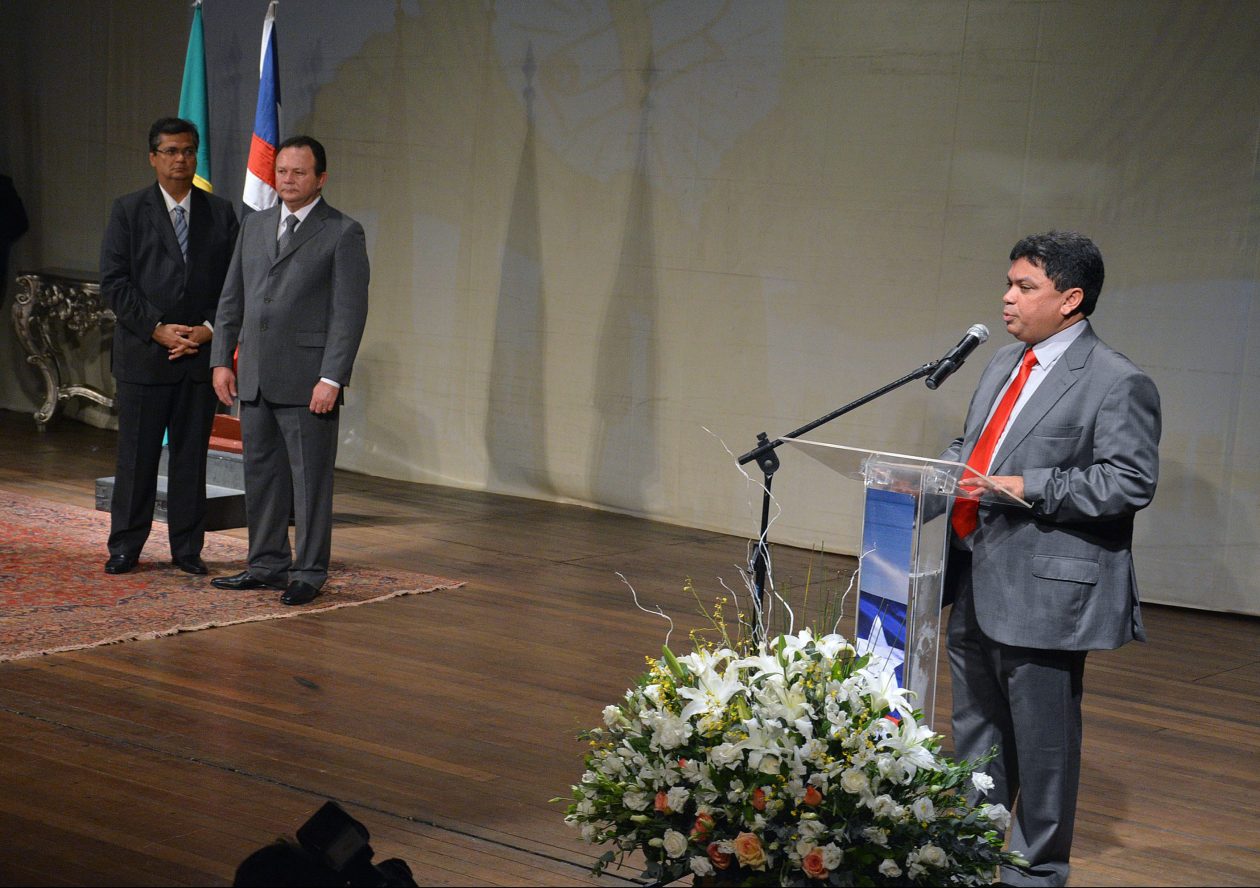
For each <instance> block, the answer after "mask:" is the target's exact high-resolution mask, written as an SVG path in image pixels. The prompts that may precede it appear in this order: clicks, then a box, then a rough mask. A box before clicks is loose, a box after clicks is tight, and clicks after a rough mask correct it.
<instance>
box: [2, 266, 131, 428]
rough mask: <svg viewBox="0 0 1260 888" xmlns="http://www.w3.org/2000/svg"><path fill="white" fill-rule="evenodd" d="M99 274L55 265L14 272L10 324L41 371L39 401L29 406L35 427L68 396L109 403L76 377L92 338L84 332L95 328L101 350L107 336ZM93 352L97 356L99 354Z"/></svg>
mask: <svg viewBox="0 0 1260 888" xmlns="http://www.w3.org/2000/svg"><path fill="white" fill-rule="evenodd" d="M99 280H100V278H99V276H98V275H96V274H93V273H92V272H85V271H73V270H70V269H61V268H50V269H44V270H42V271H35V272H26V273H24V274H20V275H18V278H17V282H18V287H19V289H18V292H17V298H16V300H15V301H14V303H13V329H14V332H15V333H16V334H17V338H18V341H19V342H21V343H22V348H23V349H25V350H26V355H27V357H26V360H27V363H29V364H33V365H34V366H35V367H36V368H37V369H38V370H39V372H40V375H41V376H42V377H43V381H44V403H43V404H42V405H41V406H40V408H39V410H37V411H36V412H35V422H36V424H37V425H38V426H39V430H40V431H41V432H42V431H44V429H46V428H47V426H48V423H49V422H50V421H51V420H52V418H53V414H54V413H56V411H57V408H58V406H60V404H61V402H62V401H65V400H68V399H69V398H87V399H88V400H89V401H94V402H96V403H97V404H101V405H103V406H105V407H113V406H114V399H113V398H112V397H111V396H110V395H109V394H107V393H106V392H104V391H102V390H101V389H99V388H96V387H95V386H93V385H89V384H88V383H87V382H85V381H78V379H77V378H76V373H77V372H78V368H79V367H81V366H82V364H83V358H84V354H83V353H84V351H85V350H86V347H87V346H88V345H89V344H90V343H91V342H93V341H96V337H95V336H92V335H88V334H90V333H95V332H99V334H100V339H99V344H100V349H101V350H102V351H103V352H105V353H106V354H107V353H108V351H109V348H110V345H111V344H112V342H113V333H114V313H113V311H111V310H110V308H109V306H107V305H106V304H105V300H104V299H103V298H102V297H101V288H100V284H99V283H98V282H99ZM87 357H89V358H90V357H92V356H90V355H89V356H87ZM95 357H96V359H97V361H98V362H99V358H100V355H99V354H98V355H96V356H95ZM76 358H78V359H79V360H77V361H76V360H75V359H76Z"/></svg>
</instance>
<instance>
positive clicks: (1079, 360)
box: [943, 231, 1160, 885]
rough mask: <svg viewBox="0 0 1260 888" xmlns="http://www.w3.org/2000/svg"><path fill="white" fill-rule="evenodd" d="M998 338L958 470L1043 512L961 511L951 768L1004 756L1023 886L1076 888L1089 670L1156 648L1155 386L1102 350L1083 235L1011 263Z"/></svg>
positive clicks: (1089, 248) (951, 640)
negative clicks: (1145, 624)
mask: <svg viewBox="0 0 1260 888" xmlns="http://www.w3.org/2000/svg"><path fill="white" fill-rule="evenodd" d="M1010 258H1011V266H1010V270H1009V271H1008V272H1007V288H1006V293H1005V295H1004V296H1003V297H1002V320H1003V321H1004V323H1005V324H1006V329H1007V331H1008V332H1010V333H1011V334H1012V335H1013V336H1014V337H1015V338H1016V339H1017V340H1019V341H1018V342H1017V343H1013V344H1011V345H1008V346H1006V347H1004V348H1002V349H1001V350H1000V351H999V352H998V353H997V354H996V355H995V356H994V357H993V360H991V361H990V362H989V365H988V366H987V367H986V368H985V369H984V372H983V373H982V374H981V376H980V382H979V384H978V385H977V387H976V391H975V394H974V395H973V396H972V399H971V406H970V407H969V408H968V410H967V418H966V423H965V425H964V431H963V434H962V436H961V437H960V438H957V439H956V440H955V441H954V442H953V444H952V445H950V447H949V449H947V450H946V451H945V453H944V454H943V458H945V459H951V460H957V461H963V462H966V463H967V464H968V465H969V466H971V467H972V468H974V469H975V470H976V471H977V472H979V473H982V474H987V475H991V476H993V477H994V480H996V481H997V482H998V483H999V484H1001V485H1002V486H1003V487H1006V488H1007V489H1009V490H1010V491H1011V492H1013V493H1015V494H1016V495H1018V496H1019V497H1021V498H1023V499H1024V500H1026V501H1027V502H1029V503H1031V505H1032V508H1031V509H1025V508H1022V507H1018V508H1017V507H1014V506H1003V505H998V504H996V503H993V504H990V503H987V502H986V503H979V504H977V502H976V501H975V500H971V499H961V498H960V499H957V500H955V504H954V509H953V512H952V513H951V516H950V519H951V520H950V523H951V526H952V533H951V549H950V555H949V567H948V570H947V572H946V581H945V582H946V592H945V594H946V600H950V599H952V600H953V602H954V605H953V611H952V613H951V615H950V619H949V629H948V646H949V660H950V672H951V675H952V679H953V700H954V712H953V732H954V747H955V757H957V758H961V759H967V760H975V759H976V758H978V757H980V756H982V755H984V754H985V753H986V752H987V751H988V750H989V749H990V748H991V747H993V746H996V747H998V755H997V758H995V759H994V760H993V761H992V762H991V763H990V764H989V765H988V766H987V767H986V769H985V770H986V771H987V772H988V773H989V775H990V776H992V777H993V779H994V784H995V785H994V788H993V790H992V791H991V792H990V793H989V794H988V796H987V797H986V801H990V802H994V803H1001V804H1004V805H1006V806H1007V807H1008V808H1012V807H1013V808H1014V818H1013V826H1012V833H1011V850H1014V851H1018V852H1020V853H1021V854H1022V855H1023V856H1024V857H1025V858H1027V860H1028V861H1029V864H1030V866H1029V868H1028V870H1027V871H1026V872H1022V871H1019V870H1015V869H1005V870H1004V871H1003V873H1002V881H1003V882H1005V883H1007V884H1013V885H1063V884H1065V883H1066V881H1067V878H1068V870H1069V866H1068V859H1069V856H1070V852H1071V847H1072V830H1073V826H1074V822H1075V817H1076V795H1077V787H1078V784H1079V781H1080V759H1081V695H1082V689H1083V681H1082V680H1083V675H1084V670H1085V655H1086V653H1087V652H1088V651H1091V650H1110V649H1113V648H1118V647H1120V646H1121V645H1123V644H1125V643H1127V642H1129V641H1132V640H1134V639H1137V640H1139V641H1142V640H1145V637H1146V633H1145V631H1144V630H1143V628H1142V620H1141V613H1140V610H1139V604H1138V591H1137V581H1136V579H1135V576H1134V572H1133V559H1132V552H1131V548H1132V541H1133V516H1134V515H1135V514H1136V513H1137V512H1138V510H1140V509H1142V508H1144V507H1145V506H1146V505H1147V504H1148V503H1150V501H1151V498H1152V497H1153V496H1154V494H1155V483H1156V478H1157V476H1158V473H1159V452H1158V445H1159V435H1160V408H1159V393H1158V392H1157V391H1156V389H1155V384H1154V383H1153V382H1152V381H1151V379H1150V377H1148V376H1147V375H1146V374H1145V373H1143V372H1142V371H1141V370H1139V369H1138V368H1137V367H1136V366H1135V365H1134V364H1133V363H1132V362H1131V361H1129V360H1128V359H1127V358H1125V357H1124V356H1123V355H1121V354H1119V353H1118V352H1116V351H1115V350H1113V349H1112V348H1110V347H1108V346H1107V345H1106V344H1105V343H1104V342H1103V341H1102V340H1101V339H1099V338H1098V336H1097V334H1095V333H1094V330H1093V327H1092V326H1091V325H1090V323H1089V320H1088V317H1089V315H1090V314H1091V313H1092V312H1093V310H1094V306H1095V305H1096V304H1097V302H1098V294H1099V292H1100V291H1101V290H1102V283H1103V261H1102V255H1101V254H1100V253H1099V251H1098V248H1097V247H1096V246H1095V245H1094V244H1093V242H1092V241H1090V239H1089V238H1087V237H1084V236H1082V235H1080V234H1076V233H1073V232H1058V231H1051V232H1049V233H1047V234H1039V235H1032V236H1030V237H1026V238H1024V239H1023V240H1021V241H1020V242H1019V243H1017V244H1016V245H1015V247H1014V249H1013V250H1011V256H1010Z"/></svg>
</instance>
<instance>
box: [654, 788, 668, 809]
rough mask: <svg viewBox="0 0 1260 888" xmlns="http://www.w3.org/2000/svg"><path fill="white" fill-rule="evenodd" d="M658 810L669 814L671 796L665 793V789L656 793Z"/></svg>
mask: <svg viewBox="0 0 1260 888" xmlns="http://www.w3.org/2000/svg"><path fill="white" fill-rule="evenodd" d="M656 810H657V811H659V812H660V813H662V814H669V813H670V810H669V796H668V795H666V794H665V790H663V789H662V790H661V791H660V792H658V793H657V794H656Z"/></svg>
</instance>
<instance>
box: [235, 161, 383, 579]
mask: <svg viewBox="0 0 1260 888" xmlns="http://www.w3.org/2000/svg"><path fill="white" fill-rule="evenodd" d="M327 180H328V172H327V163H326V159H325V153H324V147H323V146H322V145H321V144H320V143H319V142H317V141H316V140H315V139H312V138H311V137H310V136H294V137H293V138H291V139H287V140H285V141H284V142H283V143H281V145H280V147H279V149H278V151H277V153H276V190H277V192H278V193H279V195H280V201H281V202H280V204H278V205H276V206H275V207H272V208H271V209H268V210H263V211H261V212H258V213H253V214H251V215H250V216H248V217H246V219H245V224H244V227H243V229H242V230H241V236H240V239H239V241H238V242H237V245H236V251H235V253H234V254H233V256H232V265H231V268H229V269H228V274H227V279H226V281H225V282H224V286H223V294H222V298H221V299H220V301H219V313H218V316H217V319H216V322H215V331H216V332H215V337H214V347H213V352H212V354H211V364H212V365H213V367H214V389H215V392H216V393H217V394H218V396H219V400H220V401H222V402H223V403H224V404H231V403H232V400H233V399H234V398H235V397H236V396H237V395H238V394H239V396H240V399H241V440H242V443H243V444H244V448H245V450H244V454H245V512H246V516H247V520H248V522H249V565H248V567H247V569H246V570H244V571H243V572H241V573H239V574H236V575H234V576H228V577H216V578H215V579H214V580H212V581H211V582H212V583H213V584H214V585H215V586H217V587H219V588H221V589H258V588H263V587H272V588H276V589H282V590H284V594H283V595H282V596H281V599H280V600H281V601H283V602H284V603H285V604H306V603H307V602H309V601H311V600H313V599H314V598H315V597H316V596H317V595H319V592H320V589H321V588H322V587H323V585H324V581H325V580H327V578H328V561H329V556H330V553H331V550H332V497H333V467H334V465H335V464H336V461H337V426H338V418H339V416H340V410H339V407H340V404H341V402H342V389H343V388H344V386H346V385H347V384H348V383H349V382H350V371H351V369H352V368H353V366H354V359H355V355H356V354H357V353H358V350H359V341H360V340H361V339H362V337H363V327H364V324H365V323H366V321H367V305H368V257H367V245H366V241H365V239H364V235H363V226H361V225H360V224H359V223H358V222H356V221H354V220H353V219H351V218H350V217H349V216H346V215H345V214H344V213H341V212H339V211H338V210H335V209H333V208H332V207H331V206H329V205H328V203H327V202H326V201H324V200H323V199H322V198H321V197H320V194H321V192H322V190H323V187H324V183H325V182H326V181H327ZM238 345H239V346H240V353H239V356H238V368H237V372H239V374H240V375H239V377H238V376H237V372H234V371H233V369H232V352H233V350H234V349H235V348H236V347H237V346H238ZM290 513H292V514H293V515H294V523H295V525H296V543H297V546H296V553H295V552H294V550H293V549H292V548H291V547H290V546H289V534H288V525H289V515H290Z"/></svg>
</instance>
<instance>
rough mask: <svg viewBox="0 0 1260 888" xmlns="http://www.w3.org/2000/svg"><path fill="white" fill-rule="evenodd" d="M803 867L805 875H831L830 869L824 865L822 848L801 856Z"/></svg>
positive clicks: (821, 876) (822, 876) (822, 877)
mask: <svg viewBox="0 0 1260 888" xmlns="http://www.w3.org/2000/svg"><path fill="white" fill-rule="evenodd" d="M801 869H803V870H804V871H805V875H807V876H809V877H810V878H811V879H825V878H827V876H829V875H831V873H830V872H829V871H828V869H827V868H826V867H825V866H823V853H822V849H821V848H815V849H814V850H813V851H810V852H809V853H808V854H806V855H805V856H804V857H803V858H801Z"/></svg>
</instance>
